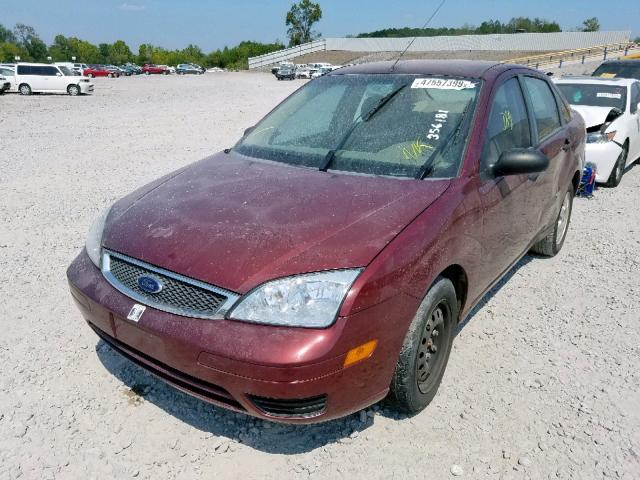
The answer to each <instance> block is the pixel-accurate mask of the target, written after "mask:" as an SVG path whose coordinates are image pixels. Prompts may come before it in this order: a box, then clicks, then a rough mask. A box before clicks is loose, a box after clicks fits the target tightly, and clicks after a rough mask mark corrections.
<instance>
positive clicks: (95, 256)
mask: <svg viewBox="0 0 640 480" xmlns="http://www.w3.org/2000/svg"><path fill="white" fill-rule="evenodd" d="M110 210H111V207H109V208H107V209H106V210H104V211H103V212H102V213H101V214H100V216H99V217H98V218H96V220H95V221H94V222H93V224H92V225H91V228H89V233H88V234H87V242H86V243H85V248H86V249H87V255H89V258H90V259H91V261H92V262H93V264H94V265H95V266H96V267H98V268H100V253H101V251H102V232H103V230H104V224H105V222H106V221H107V216H108V215H109V211H110Z"/></svg>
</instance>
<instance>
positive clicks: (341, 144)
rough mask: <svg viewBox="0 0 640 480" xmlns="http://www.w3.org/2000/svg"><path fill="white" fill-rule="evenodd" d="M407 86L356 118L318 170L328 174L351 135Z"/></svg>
mask: <svg viewBox="0 0 640 480" xmlns="http://www.w3.org/2000/svg"><path fill="white" fill-rule="evenodd" d="M406 86H407V84H406V83H405V84H404V85H401V86H400V87H398V88H396V89H395V90H393V91H392V92H391V93H388V94H387V95H385V96H384V97H382V98H381V99H380V100H379V101H378V103H377V104H376V105H375V107H373V108H372V109H371V110H369V111H368V112H367V113H365V114H364V115H363V114H362V113H361V114H360V115H359V116H358V118H356V120H355V121H354V122H353V124H352V125H351V127H349V130H347V133H345V134H344V135H343V137H342V139H341V140H340V142H339V143H338V145H337V146H336V148H333V149H331V150H329V151H328V152H327V155H326V156H325V157H324V160H323V161H322V163H321V164H320V167H319V168H318V170H320V171H321V172H326V171H327V170H328V169H329V166H330V165H331V163H332V162H333V159H334V158H335V156H336V152H337V151H338V150H342V147H344V145H345V143H347V140H349V137H351V134H352V133H353V131H354V130H355V129H356V128H357V127H358V125H360V124H361V123H363V122H368V121H369V120H371V117H373V116H374V115H375V114H376V113H378V112H379V111H380V110H381V109H382V107H384V106H385V105H386V104H387V103H389V102H390V101H391V100H392V99H393V97H395V96H396V95H397V94H398V93H400V91H401V90H402V89H403V88H405V87H406Z"/></svg>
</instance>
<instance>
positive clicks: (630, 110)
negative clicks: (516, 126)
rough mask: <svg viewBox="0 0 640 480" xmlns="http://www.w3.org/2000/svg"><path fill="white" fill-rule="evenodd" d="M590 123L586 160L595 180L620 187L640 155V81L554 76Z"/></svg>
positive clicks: (585, 120) (565, 93)
mask: <svg viewBox="0 0 640 480" xmlns="http://www.w3.org/2000/svg"><path fill="white" fill-rule="evenodd" d="M555 83H556V85H557V86H558V88H559V89H560V91H561V92H562V93H563V94H564V96H565V97H566V98H567V100H568V101H569V103H570V104H571V107H572V108H573V109H574V110H576V111H577V112H578V113H579V114H580V115H582V118H584V122H585V125H586V127H587V146H586V149H585V156H586V158H585V161H586V163H587V164H592V165H595V168H596V181H597V182H598V183H604V184H605V185H606V186H607V187H617V186H618V184H619V183H620V180H621V179H622V175H623V174H624V170H625V167H626V166H627V165H629V164H631V163H633V162H634V161H635V160H636V159H637V158H638V157H640V81H638V80H634V79H626V78H606V79H605V78H598V77H563V78H559V79H557V80H555Z"/></svg>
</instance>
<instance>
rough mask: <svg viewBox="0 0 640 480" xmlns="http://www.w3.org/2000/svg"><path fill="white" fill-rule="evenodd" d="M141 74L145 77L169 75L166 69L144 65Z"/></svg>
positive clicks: (151, 64)
mask: <svg viewBox="0 0 640 480" xmlns="http://www.w3.org/2000/svg"><path fill="white" fill-rule="evenodd" d="M142 73H144V74H145V75H169V70H168V69H167V68H166V67H163V66H160V65H154V64H153V63H145V64H144V65H143V66H142Z"/></svg>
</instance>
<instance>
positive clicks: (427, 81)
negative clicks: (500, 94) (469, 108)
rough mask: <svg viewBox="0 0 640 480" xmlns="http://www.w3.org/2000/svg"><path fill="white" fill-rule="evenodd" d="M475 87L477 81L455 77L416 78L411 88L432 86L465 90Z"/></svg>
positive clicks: (441, 88)
mask: <svg viewBox="0 0 640 480" xmlns="http://www.w3.org/2000/svg"><path fill="white" fill-rule="evenodd" d="M475 87H476V83H475V82H472V81H470V80H457V79H455V78H416V79H415V80H414V81H413V83H412V84H411V88H432V89H439V90H465V89H467V88H475Z"/></svg>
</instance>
